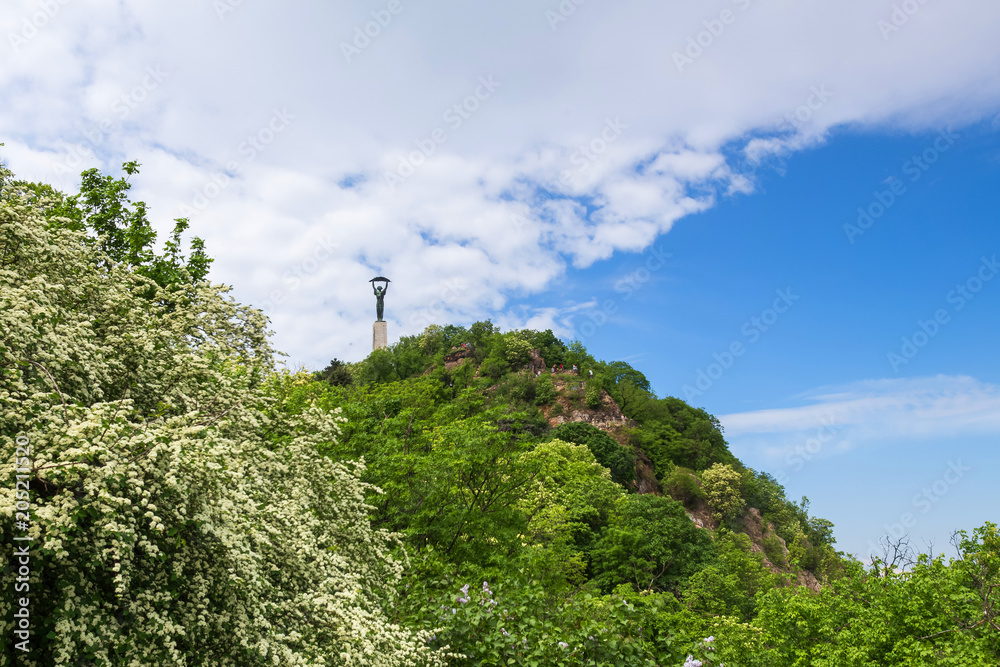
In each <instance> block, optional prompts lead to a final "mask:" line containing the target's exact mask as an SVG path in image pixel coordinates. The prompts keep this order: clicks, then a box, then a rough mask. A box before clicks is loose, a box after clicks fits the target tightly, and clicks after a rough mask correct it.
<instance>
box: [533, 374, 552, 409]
mask: <svg viewBox="0 0 1000 667" xmlns="http://www.w3.org/2000/svg"><path fill="white" fill-rule="evenodd" d="M555 397H556V387H555V385H554V384H552V378H550V377H549V376H548V374H547V373H542V375H541V376H540V377H539V378H538V379H537V380H535V403H537V404H538V405H548V404H549V403H551V402H552V399H554V398H555Z"/></svg>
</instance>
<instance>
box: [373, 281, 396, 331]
mask: <svg viewBox="0 0 1000 667" xmlns="http://www.w3.org/2000/svg"><path fill="white" fill-rule="evenodd" d="M368 282H370V283H371V284H372V289H373V290H375V313H376V315H378V320H377V321H379V322H382V321H383V320H382V314H383V313H384V312H385V293H386V292H387V291H388V290H389V283H390V282H391V281H390V280H389V279H388V278H383V277H382V276H379V277H377V278H372V279H371V280H369V281H368ZM376 282H380V283H384V284H383V285H382V286H381V287H377V286H376V285H375V283H376Z"/></svg>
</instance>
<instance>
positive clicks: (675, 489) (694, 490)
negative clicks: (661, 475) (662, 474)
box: [663, 466, 707, 508]
mask: <svg viewBox="0 0 1000 667" xmlns="http://www.w3.org/2000/svg"><path fill="white" fill-rule="evenodd" d="M663 488H664V489H665V490H666V492H667V493H669V494H670V497H671V498H673V499H674V500H676V501H679V502H681V503H683V504H684V506H685V507H688V508H690V507H693V506H694V504H695V503H696V502H697V501H698V500H704V499H705V498H706V497H707V496H706V494H705V490H704V489H702V488H701V485H700V484H699V483H698V476H697V475H696V474H695V473H694V472H693V471H691V470H688V469H687V468H682V467H681V466H677V467H675V468H674V469H673V470H671V471H670V474H668V475H667V477H666V479H664V480H663Z"/></svg>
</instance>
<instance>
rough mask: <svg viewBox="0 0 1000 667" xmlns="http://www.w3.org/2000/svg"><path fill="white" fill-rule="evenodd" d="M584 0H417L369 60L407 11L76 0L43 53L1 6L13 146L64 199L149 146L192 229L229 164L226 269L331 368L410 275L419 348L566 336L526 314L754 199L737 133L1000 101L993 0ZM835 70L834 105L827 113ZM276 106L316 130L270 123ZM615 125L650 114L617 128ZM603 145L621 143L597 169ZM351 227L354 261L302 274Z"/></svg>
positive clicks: (4, 121) (760, 142)
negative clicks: (426, 337)
mask: <svg viewBox="0 0 1000 667" xmlns="http://www.w3.org/2000/svg"><path fill="white" fill-rule="evenodd" d="M549 5H551V6H549ZM557 5H558V3H555V2H553V3H549V4H545V3H543V4H542V5H539V4H538V3H535V2H529V1H528V0H511V1H510V2H505V3H493V4H482V3H475V4H466V5H451V6H436V5H430V4H426V3H418V2H408V1H407V0H403V1H402V6H403V11H402V12H400V13H399V14H398V15H395V16H394V17H393V19H392V21H391V22H390V23H389V24H388V25H386V26H385V27H383V28H380V29H379V34H378V35H377V36H375V37H373V38H371V41H370V43H369V44H367V45H366V46H364V48H363V49H361V52H360V53H359V54H356V55H355V56H353V57H352V59H351V62H347V60H346V59H345V57H344V55H343V53H342V49H341V46H340V45H341V42H342V41H343V42H350V41H351V40H353V39H354V37H355V34H356V31H355V29H356V28H359V27H360V28H361V29H362V30H363V29H364V27H365V24H366V23H368V22H370V21H371V20H372V17H371V12H373V11H379V10H381V9H383V8H384V6H385V3H383V2H378V1H376V2H364V3H354V4H350V3H348V4H344V3H340V4H331V3H321V2H306V1H300V2H296V3H291V4H288V3H285V4H273V3H272V4H266V3H249V2H244V3H240V4H238V5H235V6H233V11H232V12H226V13H224V14H222V15H221V17H220V15H219V14H217V12H216V11H214V10H213V8H212V7H213V6H214V5H213V4H212V3H205V2H201V1H198V2H196V1H195V0H179V1H178V2H174V3H169V4H163V3H147V2H140V1H139V0H121V1H120V2H119V1H118V0H115V1H112V0H100V1H98V0H88V2H87V3H80V2H79V0H66V1H65V2H64V3H63V4H61V5H59V6H60V7H61V9H59V11H58V12H57V13H56V14H55V15H54V16H52V17H50V18H48V19H46V20H45V22H44V25H42V26H39V27H37V29H36V31H35V32H37V34H33V36H31V37H30V39H29V38H24V37H20V38H19V39H23V40H24V41H23V43H21V42H18V43H17V48H16V49H15V48H14V43H13V42H12V40H11V39H10V35H12V34H13V35H15V36H18V35H21V34H22V32H24V31H25V30H26V28H25V23H24V21H28V22H29V23H31V21H33V20H34V19H33V18H32V17H33V16H34V15H35V14H36V13H37V12H38V11H39V4H38V3H37V1H36V0H12V1H10V2H6V3H4V4H3V6H2V7H0V28H2V33H3V35H4V36H5V43H4V44H0V96H2V98H3V99H4V100H5V104H4V105H2V106H0V141H4V142H6V144H7V145H6V146H5V147H4V149H2V150H3V153H2V155H3V158H4V159H5V160H6V161H7V162H8V163H9V164H10V166H11V167H12V168H13V169H14V170H15V172H16V173H18V174H19V175H20V176H22V177H25V178H30V179H34V180H45V181H49V182H52V183H53V184H55V185H57V186H58V187H62V188H64V189H72V188H73V187H75V180H76V179H75V178H74V174H75V173H78V172H79V171H81V170H82V169H84V168H86V167H89V166H101V167H102V168H104V169H106V170H108V169H114V168H115V167H117V166H118V164H120V163H121V162H122V161H123V160H125V159H137V160H139V161H140V162H141V163H142V164H143V170H142V173H141V174H140V176H139V178H138V179H136V180H135V194H136V195H137V196H138V197H141V198H143V199H145V200H146V201H147V203H149V204H150V206H151V210H152V216H153V218H154V221H155V224H156V225H157V226H158V228H160V229H161V230H163V231H164V232H165V231H166V230H167V229H168V228H169V227H170V220H171V219H172V218H173V217H176V216H177V215H180V211H181V208H180V207H181V205H188V206H190V205H191V203H192V201H197V199H196V197H197V195H198V194H199V193H201V194H202V195H205V194H206V193H216V190H215V189H214V188H215V187H216V185H217V183H218V179H219V174H220V173H224V172H225V173H228V177H229V179H230V181H229V182H228V185H226V186H225V187H221V188H219V189H218V192H217V193H216V194H214V195H213V196H212V197H211V198H208V199H207V201H206V205H205V206H204V207H201V208H200V209H195V212H194V214H193V215H192V216H191V217H192V231H193V232H194V233H196V234H198V235H201V236H203V237H205V238H206V241H207V243H208V249H209V252H210V253H211V254H212V255H213V256H215V257H217V258H218V261H217V262H216V264H215V266H214V268H213V276H214V278H215V279H216V280H220V281H223V282H226V283H231V284H234V285H235V286H236V288H237V293H238V296H239V297H240V298H241V299H243V300H245V301H249V302H252V303H255V304H257V305H264V304H265V303H266V302H268V301H273V298H272V296H271V295H272V294H273V293H276V292H278V293H281V294H282V295H283V296H282V303H281V304H273V306H272V307H271V308H270V309H269V312H271V313H272V317H273V319H274V328H275V329H276V330H277V332H278V336H277V340H276V343H277V345H278V347H279V348H282V349H286V350H288V351H290V352H292V353H293V354H295V355H297V358H301V359H304V360H308V362H309V363H312V364H320V363H325V361H327V360H328V358H329V357H331V356H333V355H335V354H336V355H339V356H342V357H343V356H346V357H348V358H352V359H357V358H360V357H361V356H363V355H364V353H365V352H366V348H367V340H368V339H369V333H368V326H369V325H368V320H369V318H370V317H371V313H370V311H371V306H372V304H371V300H372V299H371V296H370V295H369V294H368V293H367V284H366V281H367V279H368V278H369V277H371V275H374V274H375V273H385V274H387V275H389V276H390V277H391V278H393V280H394V283H393V289H392V292H391V294H390V296H389V298H388V300H387V316H388V317H389V318H390V320H391V322H392V326H391V332H392V335H393V336H395V335H399V334H407V333H415V332H416V330H417V329H418V328H419V326H420V324H419V323H420V322H423V321H425V320H426V318H427V317H428V316H429V315H433V316H434V317H436V318H440V320H439V321H442V322H443V321H446V320H449V321H471V320H473V319H476V318H481V317H487V316H492V317H494V319H495V320H496V321H503V322H511V323H512V326H514V325H517V324H522V325H523V324H524V323H526V322H531V323H533V326H534V325H536V324H535V323H546V322H547V323H551V325H552V326H553V327H554V328H558V327H563V328H564V329H565V327H566V326H567V325H566V322H565V318H564V315H562V314H560V313H553V312H549V311H544V310H542V311H538V312H522V311H519V310H505V309H508V308H510V306H509V305H508V304H510V303H511V300H512V298H513V297H517V296H523V295H529V294H532V293H537V292H540V291H542V290H544V289H546V288H547V287H548V286H550V285H551V284H552V281H554V280H556V279H558V278H559V277H560V276H561V275H562V274H563V272H564V271H565V270H566V267H567V266H569V265H573V266H577V267H586V266H588V265H590V264H592V263H593V262H595V261H599V260H601V259H605V258H608V257H610V256H611V255H612V254H613V253H614V252H619V251H640V250H642V249H644V248H645V247H648V246H649V245H650V244H651V243H653V241H654V240H655V239H656V237H657V236H658V235H659V234H662V233H664V232H666V231H668V230H669V229H670V228H671V226H672V225H673V223H674V222H675V221H676V220H678V219H680V218H681V217H683V216H685V215H687V214H689V213H691V212H695V211H700V210H704V209H705V208H707V207H710V206H711V205H713V203H714V202H715V201H716V199H717V197H718V196H720V195H725V194H731V193H733V192H749V191H752V189H753V183H752V180H751V179H749V178H748V176H747V174H745V173H741V172H740V170H739V169H738V168H737V167H736V165H733V164H727V162H726V159H725V157H724V152H723V150H722V149H723V148H724V147H726V148H731V147H732V146H735V147H736V148H737V149H738V151H737V152H739V151H743V154H744V155H745V156H747V157H749V158H750V159H751V160H753V159H763V158H766V157H767V156H768V155H775V154H777V155H782V154H786V153H788V152H792V151H796V150H801V149H803V148H805V147H808V146H810V145H814V144H815V143H816V142H818V141H822V140H823V137H824V136H826V135H827V133H828V132H829V131H830V130H831V129H832V128H837V127H840V126H851V127H858V128H882V127H889V128H893V129H903V130H914V129H925V128H929V127H936V126H940V125H946V124H948V123H955V124H961V123H963V122H967V121H973V120H976V119H979V118H984V117H992V116H994V115H995V114H996V113H997V111H998V109H1000V80H998V79H997V78H996V76H995V71H994V70H995V66H994V63H996V62H998V61H1000V42H998V41H997V40H996V39H995V36H996V34H997V32H998V29H1000V5H997V3H995V2H992V1H990V0H969V1H967V2H963V3H949V4H945V3H929V4H924V5H921V9H920V10H919V12H917V13H916V14H915V15H913V16H912V17H909V19H908V20H907V22H906V24H905V25H902V26H901V27H900V30H898V31H895V32H892V33H891V34H889V35H888V36H887V38H884V37H883V35H882V33H881V32H880V30H879V27H878V23H877V21H879V20H884V19H886V18H889V17H890V15H891V13H892V5H893V3H892V2H885V1H880V2H877V3H874V4H873V3H871V2H868V1H863V0H845V1H844V2H839V3H835V4H834V3H808V4H799V5H790V4H789V3H788V2H784V1H781V0H739V2H721V3H717V4H715V5H713V6H707V5H704V4H703V3H701V4H699V3H688V4H683V3H682V4H680V5H678V4H677V3H659V2H652V1H650V0H643V1H639V0H623V1H622V2H618V3H610V2H596V1H595V2H589V3H585V4H582V5H579V6H578V7H577V10H576V11H575V12H574V13H573V14H572V15H571V16H569V17H567V20H566V21H565V22H560V23H558V24H556V29H555V30H554V31H553V30H552V27H551V25H550V23H549V21H548V20H547V18H546V15H545V11H546V10H548V9H551V10H555V9H556V7H557ZM744 7H745V9H744ZM724 8H728V9H731V10H732V11H734V12H735V16H736V20H735V21H734V22H733V23H732V24H730V25H727V26H726V28H725V30H724V32H722V34H720V35H718V36H717V37H714V38H713V39H711V40H710V41H711V43H710V44H709V45H708V46H706V47H705V48H704V52H703V53H702V54H701V55H700V56H699V57H698V58H697V60H695V61H694V62H693V63H692V64H691V65H690V66H689V67H687V68H685V69H684V71H683V72H678V70H677V68H676V67H675V65H674V59H673V54H674V52H675V51H683V50H684V49H685V46H686V45H687V44H688V41H687V40H688V39H689V38H692V37H693V38H695V39H697V38H698V37H699V33H700V32H702V31H703V30H705V27H704V22H705V21H712V20H714V19H715V18H716V17H718V16H719V12H720V11H721V10H722V9H724ZM32 25H33V24H32ZM29 32H30V31H29ZM372 32H374V30H372ZM25 34H26V33H25ZM14 41H17V40H14ZM147 68H154V69H155V68H161V70H162V71H164V72H167V73H168V75H167V76H166V77H165V78H163V80H162V81H161V82H158V83H157V85H156V86H155V87H153V88H151V89H148V90H145V91H140V92H139V93H138V96H139V97H142V99H141V100H133V101H134V102H135V104H134V105H131V106H129V112H128V114H127V115H126V116H125V117H124V118H121V114H120V113H119V112H118V111H116V110H115V107H114V106H113V105H114V104H115V100H116V99H121V96H122V95H126V96H128V95H131V94H132V93H133V91H136V90H137V86H140V87H141V86H142V85H143V81H144V80H145V77H146V76H147V75H148V69H147ZM489 77H493V79H494V80H495V81H496V82H498V84H499V85H498V86H496V87H495V89H494V90H492V91H486V90H485V89H482V88H481V86H482V85H483V84H482V83H481V78H487V79H488V78H489ZM818 86H821V87H825V88H824V90H828V91H829V93H830V94H829V96H827V97H828V98H827V99H824V100H823V101H822V103H818V102H817V101H816V99H815V98H813V103H812V105H810V99H811V97H810V96H811V95H813V91H814V89H815V88H816V87H818ZM477 89H479V92H480V97H479V98H476V97H475V95H476V92H477ZM487 92H488V93H489V94H488V95H487V94H486V93H487ZM470 96H473V97H471V98H470ZM469 100H472V101H469ZM456 104H458V105H463V104H464V106H460V107H459V110H455V108H454V105H456ZM803 105H805V106H806V108H807V109H808V111H809V113H808V114H806V113H805V112H802V113H800V117H799V118H798V120H797V121H796V122H795V123H791V124H789V123H788V122H787V121H788V117H789V115H790V114H791V115H792V116H793V117H795V116H794V115H795V113H796V111H799V110H801V109H802V108H803ZM473 107H475V108H474V109H473ZM275 109H279V110H283V109H287V111H288V113H290V114H291V115H293V116H294V119H293V120H292V121H291V122H290V124H289V125H288V127H287V128H286V129H284V130H283V131H281V132H280V133H273V132H271V133H269V132H268V124H269V121H270V119H271V118H272V117H273V114H274V110H275ZM109 119H110V120H111V121H113V122H114V125H113V126H111V127H108V128H106V129H104V130H102V129H100V128H101V127H102V126H101V123H102V121H105V120H109ZM609 119H612V120H613V119H620V120H621V122H622V123H623V124H624V125H627V127H623V128H622V129H621V132H620V133H619V134H618V135H616V136H615V137H614V139H613V140H611V139H610V136H611V135H610V134H608V135H606V136H605V135H602V132H603V131H604V128H606V127H607V123H608V121H609ZM459 120H460V121H461V122H458V121H459ZM783 124H784V126H783ZM439 128H440V130H441V131H442V132H443V133H444V134H443V135H441V134H438V135H437V136H438V137H439V138H440V137H442V136H443V137H444V138H443V139H442V140H440V141H439V140H435V139H433V137H434V136H435V134H434V133H435V130H437V129H439ZM95 131H96V132H97V134H95ZM602 136H603V138H604V139H605V140H606V141H605V145H603V146H602V144H601V142H599V141H597V139H598V138H601V137H602ZM94 137H97V139H94ZM255 139H256V140H257V141H258V142H259V143H261V145H260V148H259V149H258V148H254V147H253V146H252V143H253V141H254V140H255ZM265 140H266V141H265ZM429 140H430V141H431V142H432V145H433V154H432V155H430V156H429V157H427V158H426V159H424V160H422V162H423V164H421V165H420V166H419V167H417V168H416V169H415V173H414V174H413V175H412V176H409V177H408V178H406V179H405V181H404V182H403V183H402V184H400V185H399V186H398V187H397V188H396V190H395V192H391V191H390V190H389V189H388V188H387V187H386V186H385V182H384V174H385V172H386V171H387V170H393V169H396V168H397V166H398V165H399V164H400V160H401V159H405V158H407V156H410V157H412V156H413V152H414V151H418V150H421V146H423V147H424V150H425V152H428V151H429V149H427V148H426V147H428V146H429V144H428V143H427V142H428V141H429ZM582 146H584V147H590V148H591V149H592V150H591V152H592V153H593V155H591V156H587V157H586V158H585V159H584V160H583V161H582V162H581V160H580V158H579V155H578V154H579V151H580V149H581V147H582ZM598 148H599V149H600V150H597V149H598ZM91 153H92V154H93V157H90V155H91ZM726 154H731V153H729V152H727V153H726ZM417 161H421V160H420V157H419V155H418V159H417ZM233 163H235V164H236V166H237V167H238V168H237V169H235V170H234V169H231V168H230V167H231V166H232V164H233ZM581 164H584V165H585V167H584V168H581V167H580V165H581ZM58 165H64V166H63V167H62V168H57V166H58ZM566 171H569V172H570V174H571V178H569V179H568V180H565V179H563V178H562V175H563V172H566ZM345 177H352V179H354V180H355V181H356V183H355V184H354V186H353V187H351V188H346V189H345V188H341V187H339V186H338V183H340V182H342V181H343V179H344V178H345ZM213 179H215V180H213ZM213 183H215V184H216V185H213ZM515 216H520V217H515ZM328 236H330V237H333V238H334V239H335V240H336V243H337V244H338V248H337V251H336V252H335V253H330V254H329V255H328V256H326V259H324V260H322V261H317V262H316V267H315V268H314V269H313V270H311V271H309V272H307V273H305V274H304V275H303V276H296V275H294V270H295V269H296V267H298V268H299V269H301V268H302V267H303V266H304V265H305V264H310V265H311V263H312V260H311V259H310V258H312V257H313V253H314V252H315V242H316V241H315V240H316V239H323V238H326V237H328ZM290 272H291V273H290ZM460 283H461V285H463V287H461V288H458V287H456V286H457V285H459V284H460ZM442 294H444V295H446V296H442ZM498 311H499V312H498ZM538 326H540V325H538Z"/></svg>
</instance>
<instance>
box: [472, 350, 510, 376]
mask: <svg viewBox="0 0 1000 667" xmlns="http://www.w3.org/2000/svg"><path fill="white" fill-rule="evenodd" d="M508 370H510V366H509V365H508V364H507V362H506V361H504V359H503V357H501V356H500V355H499V354H496V353H494V354H491V355H490V356H488V357H486V359H484V360H483V363H482V365H481V366H480V367H479V374H480V375H482V376H483V377H487V378H490V379H491V380H499V379H500V378H501V377H503V374H504V373H506V372H507V371H508Z"/></svg>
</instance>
